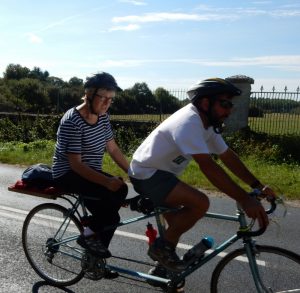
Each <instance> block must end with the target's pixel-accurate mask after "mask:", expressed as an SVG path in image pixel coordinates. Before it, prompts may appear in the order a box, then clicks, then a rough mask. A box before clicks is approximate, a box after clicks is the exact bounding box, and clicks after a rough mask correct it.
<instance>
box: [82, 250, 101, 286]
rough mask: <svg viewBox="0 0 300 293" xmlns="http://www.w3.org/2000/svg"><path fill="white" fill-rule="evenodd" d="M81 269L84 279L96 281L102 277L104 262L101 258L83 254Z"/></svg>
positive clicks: (86, 253)
mask: <svg viewBox="0 0 300 293" xmlns="http://www.w3.org/2000/svg"><path fill="white" fill-rule="evenodd" d="M81 267H82V270H83V271H84V276H85V277H86V278H88V279H90V280H94V281H97V280H100V279H102V278H103V277H104V274H105V270H106V261H105V259H103V258H99V257H96V256H94V255H92V254H90V253H88V252H85V253H84V254H83V256H82V259H81Z"/></svg>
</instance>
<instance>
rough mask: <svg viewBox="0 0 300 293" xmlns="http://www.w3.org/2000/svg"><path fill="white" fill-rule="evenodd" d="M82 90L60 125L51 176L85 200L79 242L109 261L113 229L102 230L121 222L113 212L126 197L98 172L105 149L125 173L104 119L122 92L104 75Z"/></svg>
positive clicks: (120, 185)
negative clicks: (84, 225)
mask: <svg viewBox="0 0 300 293" xmlns="http://www.w3.org/2000/svg"><path fill="white" fill-rule="evenodd" d="M84 88H85V95H84V97H83V103H82V104H81V105H79V106H77V107H74V108H72V109H70V110H68V111H67V112H66V113H65V115H64V116H63V117H62V119H61V121H60V125H59V128H58V131H57V143H56V147H55V154H54V157H53V177H54V179H55V182H56V183H57V185H58V186H60V187H62V188H63V189H64V190H66V191H70V192H74V193H77V194H80V195H82V196H83V198H84V197H88V198H85V199H84V204H85V206H86V207H87V208H88V209H89V211H90V212H91V213H92V217H91V219H90V222H89V226H88V228H87V229H85V230H84V233H83V234H82V235H81V236H80V237H79V239H78V243H79V244H80V245H81V246H83V247H84V248H86V249H88V250H89V251H90V252H91V253H93V254H95V255H97V256H98V257H101V258H107V257H109V256H111V254H110V252H109V250H108V246H109V243H110V241H111V239H112V237H113V234H114V231H115V229H111V230H108V231H105V232H104V231H102V230H103V228H104V227H105V226H109V225H112V224H117V223H118V222H119V221H120V216H119V213H118V211H119V209H120V207H121V204H122V202H123V201H124V199H125V198H126V195H127V192H128V188H127V185H126V184H125V183H124V182H123V180H122V178H119V177H114V176H112V175H110V174H108V173H105V172H103V171H102V159H103V155H104V151H105V150H107V152H108V153H109V155H110V156H111V157H112V159H113V160H114V161H115V162H116V163H117V164H118V166H119V167H120V168H121V169H123V170H124V172H127V171H128V162H127V160H126V158H125V156H124V155H123V154H122V152H121V150H120V149H119V147H118V145H117V143H116V142H115V140H114V136H113V132H112V129H111V125H110V121H109V116H108V114H107V111H108V109H109V106H110V105H111V102H112V99H113V98H114V97H115V94H116V92H117V91H120V90H121V89H120V87H119V86H118V85H117V83H116V81H115V79H114V77H113V76H112V75H110V74H108V73H106V72H102V73H98V74H95V75H94V76H92V77H89V78H87V80H86V82H85V84H84ZM93 198H95V199H96V200H93Z"/></svg>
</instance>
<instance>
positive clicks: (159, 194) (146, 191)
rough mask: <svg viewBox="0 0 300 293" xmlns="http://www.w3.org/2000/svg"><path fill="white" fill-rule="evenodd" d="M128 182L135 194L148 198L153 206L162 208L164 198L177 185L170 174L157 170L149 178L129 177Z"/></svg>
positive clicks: (174, 178)
mask: <svg viewBox="0 0 300 293" xmlns="http://www.w3.org/2000/svg"><path fill="white" fill-rule="evenodd" d="M130 181H131V183H132V185H133V187H134V190H135V191H136V192H137V193H139V194H140V195H141V196H144V197H149V198H150V199H151V200H152V202H153V204H154V205H155V206H163V205H164V204H165V199H166V197H167V196H168V194H169V193H170V192H171V191H172V190H173V188H174V187H175V186H176V185H177V184H178V182H179V179H178V178H177V177H176V176H175V175H174V174H172V173H170V172H166V171H162V170H158V171H156V172H155V173H154V174H153V175H152V176H151V177H150V178H147V179H136V178H132V177H130Z"/></svg>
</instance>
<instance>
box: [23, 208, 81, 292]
mask: <svg viewBox="0 0 300 293" xmlns="http://www.w3.org/2000/svg"><path fill="white" fill-rule="evenodd" d="M81 231H82V225H81V224H80V222H79V221H78V219H77V218H76V217H75V216H74V215H70V211H69V210H68V209H66V208H64V207H62V206H60V205H58V204H53V203H46V204H41V205H39V206H37V207H35V208H34V209H33V210H31V211H30V213H29V214H28V215H27V217H26V219H25V221H24V224H23V230H22V244H23V249H24V252H25V255H26V257H27V259H28V261H29V263H30V265H31V266H32V268H33V269H34V270H35V272H36V273H37V274H38V275H39V276H40V277H41V278H43V279H44V280H46V281H47V282H49V283H51V284H54V285H60V286H69V285H72V284H74V283H76V282H78V281H79V280H80V279H81V278H82V277H83V275H84V273H83V271H82V268H81V256H82V248H81V247H80V246H79V245H78V244H77V243H76V239H77V236H78V235H79V234H80V233H81Z"/></svg>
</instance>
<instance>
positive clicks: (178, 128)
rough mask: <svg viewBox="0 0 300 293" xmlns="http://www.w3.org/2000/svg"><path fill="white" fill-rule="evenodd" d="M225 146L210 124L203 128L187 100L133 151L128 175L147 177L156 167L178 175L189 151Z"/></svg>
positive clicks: (217, 151)
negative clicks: (185, 103) (184, 104)
mask: <svg viewBox="0 0 300 293" xmlns="http://www.w3.org/2000/svg"><path fill="white" fill-rule="evenodd" d="M227 148H228V146H227V145H226V143H225V142H224V140H223V138H222V136H221V135H220V134H217V133H215V132H214V130H213V128H212V127H209V128H208V129H205V128H204V126H203V123H202V120H201V118H200V115H199V112H198V110H197V108H196V107H195V106H194V105H193V104H188V105H186V106H185V107H183V108H181V109H180V110H178V111H177V112H175V113H174V114H173V115H171V116H170V117H169V118H167V119H166V120H165V121H163V122H162V123H161V124H160V125H159V126H158V127H157V128H156V129H154V130H153V131H152V132H151V134H150V135H149V136H148V137H147V138H146V139H145V140H144V142H143V143H142V144H141V145H140V146H139V147H138V148H137V150H136V151H135V153H134V154H133V158H132V161H131V163H130V168H129V171H128V174H129V176H131V177H133V178H136V179H147V178H149V177H151V176H152V175H153V174H154V173H155V172H156V171H157V170H164V171H168V172H171V173H173V174H175V175H179V174H180V173H181V172H183V170H184V169H185V168H186V166H187V165H188V163H189V161H190V160H191V159H192V155H193V154H222V153H223V152H225V151H226V149H227Z"/></svg>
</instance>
